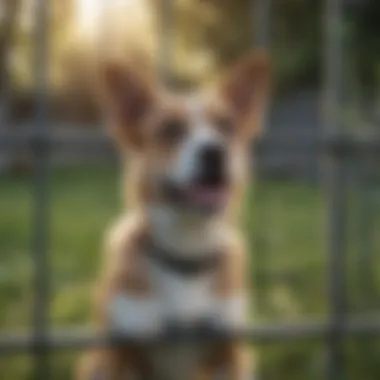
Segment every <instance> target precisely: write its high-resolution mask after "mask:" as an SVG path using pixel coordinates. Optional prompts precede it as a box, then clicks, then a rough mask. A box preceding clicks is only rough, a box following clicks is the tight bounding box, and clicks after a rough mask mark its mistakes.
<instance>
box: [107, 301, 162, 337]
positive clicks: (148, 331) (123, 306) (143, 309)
mask: <svg viewBox="0 0 380 380" xmlns="http://www.w3.org/2000/svg"><path fill="white" fill-rule="evenodd" d="M108 315H109V318H110V319H111V324H112V327H113V328H115V329H116V330H120V331H122V332H123V333H126V334H128V335H132V336H136V335H138V336H148V337H149V336H152V335H154V334H157V333H159V330H160V325H161V323H160V315H159V307H158V304H157V300H156V299H155V298H150V299H149V298H141V297H140V298H137V297H133V296H130V295H126V294H118V295H116V296H115V298H114V299H113V300H112V302H111V303H110V305H109V309H108Z"/></svg>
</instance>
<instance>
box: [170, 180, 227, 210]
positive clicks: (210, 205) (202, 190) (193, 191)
mask: <svg viewBox="0 0 380 380" xmlns="http://www.w3.org/2000/svg"><path fill="white" fill-rule="evenodd" d="M228 193H229V188H228V186H227V185H225V184H219V185H217V186H206V185H199V184H193V185H191V186H188V187H180V186H177V185H175V184H173V183H168V184H166V186H165V195H166V198H167V200H168V201H170V202H172V203H176V204H177V205H179V206H183V207H186V208H189V207H191V208H193V209H194V210H201V211H202V210H205V211H211V212H213V211H219V210H221V209H223V208H224V206H225V205H226V203H227V199H228Z"/></svg>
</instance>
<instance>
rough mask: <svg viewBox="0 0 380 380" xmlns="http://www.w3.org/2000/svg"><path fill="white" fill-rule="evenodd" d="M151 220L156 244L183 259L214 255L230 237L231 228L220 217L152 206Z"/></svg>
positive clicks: (163, 206)
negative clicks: (206, 254)
mask: <svg viewBox="0 0 380 380" xmlns="http://www.w3.org/2000/svg"><path fill="white" fill-rule="evenodd" d="M149 217H150V220H151V221H152V224H153V228H152V234H153V238H154V239H155V241H157V243H158V244H160V245H161V246H162V247H163V248H167V249H170V250H172V251H175V252H176V253H178V254H179V255H184V256H186V255H187V256H191V257H194V256H199V255H202V254H205V252H210V253H213V252H215V250H217V249H218V248H219V247H220V246H221V245H222V244H223V242H224V239H225V238H226V237H227V236H228V228H227V226H226V225H225V224H224V223H223V222H222V221H221V220H220V219H219V218H217V217H209V216H206V217H205V216H202V215H197V214H195V215H194V214H192V213H191V212H187V211H185V210H180V211H176V210H173V209H171V208H170V206H165V205H161V206H159V205H157V206H151V207H150V208H149Z"/></svg>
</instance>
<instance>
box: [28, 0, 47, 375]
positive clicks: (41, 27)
mask: <svg viewBox="0 0 380 380" xmlns="http://www.w3.org/2000/svg"><path fill="white" fill-rule="evenodd" d="M48 17H49V16H48V1H46V0H39V1H38V2H37V3H36V14H35V22H36V24H35V60H34V64H35V67H34V69H35V80H36V82H35V88H36V92H35V94H36V103H35V106H36V108H35V109H36V126H35V128H34V134H33V140H32V150H33V154H34V160H35V186H34V199H35V204H34V212H33V243H32V244H33V246H32V250H33V264H34V296H35V302H34V311H33V325H34V326H33V328H34V334H35V336H36V339H37V340H40V341H43V340H44V339H45V338H46V336H47V332H48V323H49V313H48V307H49V294H50V292H49V269H50V268H49V265H48V257H47V251H48V247H47V244H48V239H47V236H48V226H49V221H48V203H49V201H48V188H47V176H48V148H49V147H48V139H47V130H46V129H47V128H46V127H47V84H48V83H47V82H48V75H47V69H48V63H47V58H48V38H47V36H48V27H47V26H48ZM34 353H35V355H36V356H35V362H34V364H35V366H34V378H35V379H36V380H44V379H48V377H49V359H48V352H47V349H46V347H44V346H43V345H42V346H38V347H35V348H34Z"/></svg>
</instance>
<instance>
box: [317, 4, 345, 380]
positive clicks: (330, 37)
mask: <svg viewBox="0 0 380 380" xmlns="http://www.w3.org/2000/svg"><path fill="white" fill-rule="evenodd" d="M324 12H325V14H324V17H323V22H324V25H323V27H324V32H325V35H324V48H325V49H324V91H323V106H324V110H323V111H324V115H323V116H324V134H325V135H326V136H341V132H342V127H343V126H342V108H341V106H342V100H343V84H344V78H343V69H344V68H343V0H326V2H325V9H324ZM333 145H335V147H333V149H332V150H331V151H329V152H328V154H327V157H326V162H325V170H326V172H325V174H326V177H325V181H326V196H327V208H328V212H327V214H328V215H327V223H326V224H327V244H328V246H327V249H328V261H329V283H328V289H329V302H328V303H329V312H330V323H331V330H330V331H329V334H328V357H327V360H328V361H327V380H339V379H341V378H342V376H343V370H344V368H343V366H344V363H343V361H344V347H343V339H342V338H343V337H342V332H341V331H342V330H341V327H342V323H343V322H344V312H345V299H344V298H345V284H344V275H345V273H344V264H345V260H344V259H345V230H346V223H345V221H346V210H345V208H346V204H345V201H346V199H345V172H344V169H345V168H344V156H342V152H341V151H340V152H339V150H337V149H336V148H337V147H336V144H333Z"/></svg>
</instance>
